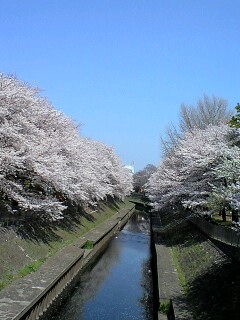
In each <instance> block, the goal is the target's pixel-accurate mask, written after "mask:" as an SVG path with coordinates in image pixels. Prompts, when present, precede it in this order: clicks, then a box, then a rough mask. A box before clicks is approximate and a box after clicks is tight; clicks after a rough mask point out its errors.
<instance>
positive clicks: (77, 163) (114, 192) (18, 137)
mask: <svg viewBox="0 0 240 320" xmlns="http://www.w3.org/2000/svg"><path fill="white" fill-rule="evenodd" d="M0 148H1V153H0V164H1V171H0V198H1V203H2V204H3V205H4V207H5V208H6V209H7V210H8V211H9V212H13V211H14V210H15V209H17V210H20V211H28V212H32V213H37V214H43V215H46V216H47V217H49V218H51V219H56V218H59V217H61V216H62V213H63V211H64V209H65V208H66V204H67V203H68V202H69V201H70V202H72V203H73V204H80V205H87V204H90V203H94V202H96V201H99V200H100V199H104V198H106V197H107V195H110V196H113V197H118V198H123V197H124V196H125V195H127V194H129V192H131V189H132V177H131V175H130V174H128V172H127V171H126V170H125V169H124V168H123V166H122V164H121V162H120V160H119V158H118V157H117V156H116V155H115V153H114V151H113V150H112V149H111V148H109V147H107V146H105V145H104V144H101V143H99V142H96V141H92V140H89V139H86V138H83V137H81V136H80V135H79V133H78V126H77V125H76V124H75V123H74V122H73V121H72V120H71V119H69V118H68V117H66V116H65V115H64V114H63V113H61V112H59V111H57V110H55V109H54V107H53V106H52V105H51V104H50V103H49V101H47V99H45V98H42V97H40V95H39V90H38V89H36V88H32V87H30V86H29V85H27V84H25V83H23V82H21V81H19V80H18V79H16V78H15V77H13V76H6V75H4V74H0Z"/></svg>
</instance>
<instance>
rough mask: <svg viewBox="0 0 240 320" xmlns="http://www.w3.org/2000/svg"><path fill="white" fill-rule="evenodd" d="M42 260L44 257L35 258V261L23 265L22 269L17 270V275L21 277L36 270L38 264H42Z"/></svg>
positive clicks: (38, 266)
mask: <svg viewBox="0 0 240 320" xmlns="http://www.w3.org/2000/svg"><path fill="white" fill-rule="evenodd" d="M44 261H45V259H39V260H36V261H34V262H32V263H30V264H28V265H26V266H24V267H23V268H22V269H20V270H19V272H18V276H19V277H21V278H22V277H25V276H26V275H28V274H30V273H32V272H35V271H37V270H38V269H39V268H40V266H41V265H42V264H43V262H44Z"/></svg>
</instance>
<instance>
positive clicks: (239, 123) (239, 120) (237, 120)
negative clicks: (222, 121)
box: [229, 103, 240, 128]
mask: <svg viewBox="0 0 240 320" xmlns="http://www.w3.org/2000/svg"><path fill="white" fill-rule="evenodd" d="M235 109H236V110H237V114H236V115H235V116H233V117H232V119H231V121H230V122H229V124H230V127H235V128H240V104H239V103H238V104H237V105H236V107H235Z"/></svg>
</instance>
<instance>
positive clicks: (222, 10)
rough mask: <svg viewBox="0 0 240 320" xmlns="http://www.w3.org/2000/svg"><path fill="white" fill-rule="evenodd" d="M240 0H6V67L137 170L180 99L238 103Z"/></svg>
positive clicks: (2, 53)
mask: <svg viewBox="0 0 240 320" xmlns="http://www.w3.org/2000/svg"><path fill="white" fill-rule="evenodd" d="M239 12H240V1H238V0H237V1H235V0H231V1H229V0H225V1H223V0H211V1H209V0H201V1H196V0H164V1H163V0H111V1H110V0H109V1H107V0H91V1H90V0H41V1H37V0H22V1H19V0H12V1H9V0H8V1H6V0H1V1H0V28H1V29H0V71H1V72H4V73H10V74H15V75H16V76H17V77H18V78H20V79H22V80H24V81H26V82H28V83H29V84H32V85H33V86H38V87H40V88H41V89H42V94H43V95H44V96H46V97H47V98H48V99H49V100H50V101H51V102H52V104H53V105H54V106H55V107H56V108H57V109H60V110H62V111H63V112H64V113H65V114H67V115H68V116H70V117H72V118H73V119H75V120H76V122H77V123H80V124H81V127H80V132H81V134H82V135H83V136H87V137H90V138H92V139H95V140H98V141H102V142H104V143H106V144H108V145H110V146H112V147H114V149H115V151H116V153H117V154H118V155H119V156H120V158H121V159H122V162H123V163H124V164H130V163H131V162H132V161H134V164H135V169H136V170H140V169H142V168H143V167H144V166H145V165H146V164H148V163H153V164H156V165H157V164H158V163H159V161H160V158H161V152H160V135H161V134H163V133H164V130H165V127H166V126H167V125H168V124H169V123H170V122H172V123H174V124H176V123H177V120H178V112H179V107H180V105H181V103H183V102H184V103H186V104H195V103H196V101H197V100H198V99H199V98H201V97H202V96H203V94H204V93H205V94H207V95H209V96H211V95H215V96H218V97H223V98H225V99H227V100H228V102H229V106H230V107H231V108H234V106H235V105H236V104H237V102H240V96H239V94H240V92H239V88H240V72H239V71H240V19H239Z"/></svg>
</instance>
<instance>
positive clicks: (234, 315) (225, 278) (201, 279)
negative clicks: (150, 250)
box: [158, 214, 240, 320]
mask: <svg viewBox="0 0 240 320" xmlns="http://www.w3.org/2000/svg"><path fill="white" fill-rule="evenodd" d="M176 218H177V214H176V215H175V217H174V220H176ZM161 219H162V224H163V225H166V224H169V223H170V222H169V221H171V219H173V216H172V217H167V216H166V215H165V214H163V215H162V216H161ZM179 221H180V220H179ZM158 241H159V242H160V243H164V244H166V245H169V246H178V247H182V248H183V247H188V246H192V245H193V244H201V243H203V242H206V238H205V237H204V236H203V234H202V233H200V232H198V231H197V229H196V228H195V227H194V226H193V225H192V224H189V223H187V222H186V223H185V222H184V221H183V222H181V223H179V224H178V228H175V227H173V228H172V229H171V228H170V229H169V230H168V231H167V232H166V233H162V234H161V233H160V234H159V237H158ZM209 254H210V255H213V252H210V253H209ZM196 258H197V257H196ZM198 258H199V256H198ZM189 259H190V260H193V259H194V254H192V253H191V255H190V256H189V257H186V259H185V260H186V261H182V263H185V265H188V264H191V261H190V260H189ZM213 260H214V261H213V263H212V264H211V266H210V267H208V268H207V269H205V270H202V271H201V274H199V275H198V276H196V277H194V278H193V279H192V280H191V281H189V280H190V278H189V280H188V286H187V290H186V299H187V302H188V305H189V306H192V307H193V313H194V319H197V320H210V319H211V320H226V319H231V320H235V319H236V320H237V319H240V272H239V263H238V262H236V261H233V260H231V259H230V258H228V257H227V256H225V257H222V258H221V259H218V258H217V256H216V259H215V258H214V259H213ZM185 277H186V278H187V277H188V275H185ZM178 299H180V298H178V297H174V299H173V300H174V301H175V302H177V304H178V306H181V301H178Z"/></svg>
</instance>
